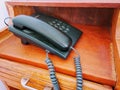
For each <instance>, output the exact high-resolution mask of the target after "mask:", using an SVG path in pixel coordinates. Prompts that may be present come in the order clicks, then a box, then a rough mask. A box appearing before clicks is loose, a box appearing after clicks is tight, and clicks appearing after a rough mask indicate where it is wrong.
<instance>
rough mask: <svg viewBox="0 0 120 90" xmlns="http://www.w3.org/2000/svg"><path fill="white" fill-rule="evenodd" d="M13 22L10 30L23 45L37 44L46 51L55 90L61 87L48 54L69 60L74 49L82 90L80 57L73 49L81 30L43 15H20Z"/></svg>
mask: <svg viewBox="0 0 120 90" xmlns="http://www.w3.org/2000/svg"><path fill="white" fill-rule="evenodd" d="M12 21H13V25H11V26H8V27H9V30H10V31H11V32H13V33H14V34H15V35H16V36H18V37H20V38H21V42H22V43H23V44H29V43H30V44H35V45H37V46H40V47H43V48H44V49H46V51H47V54H46V60H45V62H46V64H47V65H48V68H49V71H50V78H51V81H52V83H53V86H54V90H60V86H59V83H58V80H57V78H56V75H55V70H54V65H53V64H52V61H51V60H50V58H49V57H48V53H49V51H50V52H51V53H54V54H56V55H58V56H60V57H62V58H67V56H68V54H69V52H70V50H71V49H73V50H74V51H75V52H76V53H77V54H78V57H75V58H74V62H75V66H76V77H77V87H76V89H77V90H82V70H81V65H80V55H79V53H78V52H77V50H76V49H74V48H73V46H74V44H75V43H76V42H77V40H78V39H79V37H80V36H81V34H82V32H81V31H80V30H78V29H77V28H75V27H73V26H71V25H69V24H67V23H66V22H64V21H61V20H59V19H57V18H54V17H52V16H48V15H45V14H41V13H40V14H34V15H32V16H26V15H19V16H16V17H15V18H13V19H12ZM6 25H7V24H6Z"/></svg>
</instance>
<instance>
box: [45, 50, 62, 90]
mask: <svg viewBox="0 0 120 90" xmlns="http://www.w3.org/2000/svg"><path fill="white" fill-rule="evenodd" d="M46 52H47V55H46V56H47V57H46V60H45V62H46V64H47V66H48V69H49V72H50V79H51V81H52V84H53V88H54V90H60V87H59V84H58V80H57V78H56V74H55V69H54V66H53V63H52V61H51V60H50V58H49V57H48V53H49V51H47V50H46Z"/></svg>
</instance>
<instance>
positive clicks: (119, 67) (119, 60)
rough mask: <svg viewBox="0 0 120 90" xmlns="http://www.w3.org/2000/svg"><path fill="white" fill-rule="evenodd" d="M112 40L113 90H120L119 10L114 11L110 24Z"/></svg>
mask: <svg viewBox="0 0 120 90" xmlns="http://www.w3.org/2000/svg"><path fill="white" fill-rule="evenodd" d="M112 39H113V46H114V58H115V68H116V75H117V83H116V87H115V90H120V9H117V10H115V13H114V18H113V24H112Z"/></svg>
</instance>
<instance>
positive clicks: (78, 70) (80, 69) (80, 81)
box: [71, 47, 83, 90]
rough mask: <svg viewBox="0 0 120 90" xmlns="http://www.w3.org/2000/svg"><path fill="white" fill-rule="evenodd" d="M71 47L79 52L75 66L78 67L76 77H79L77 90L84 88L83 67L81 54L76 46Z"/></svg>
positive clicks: (75, 59)
mask: <svg viewBox="0 0 120 90" xmlns="http://www.w3.org/2000/svg"><path fill="white" fill-rule="evenodd" d="M71 49H72V50H73V51H74V52H75V53H76V54H77V57H75V58H74V62H75V68H76V77H77V87H76V90H82V85H83V78H82V68H81V65H80V55H79V52H78V51H77V50H76V49H75V48H73V47H71Z"/></svg>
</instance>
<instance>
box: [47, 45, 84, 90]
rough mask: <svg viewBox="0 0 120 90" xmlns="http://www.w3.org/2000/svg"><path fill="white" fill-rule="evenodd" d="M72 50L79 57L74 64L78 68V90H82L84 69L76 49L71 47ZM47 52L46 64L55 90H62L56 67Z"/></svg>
mask: <svg viewBox="0 0 120 90" xmlns="http://www.w3.org/2000/svg"><path fill="white" fill-rule="evenodd" d="M71 49H72V50H73V51H74V52H75V53H76V54H77V57H75V58H74V63H75V68H76V78H77V86H76V90H82V85H83V78H82V68H81V65H80V55H79V53H78V51H77V50H76V49H74V48H73V47H71ZM46 52H47V55H46V57H47V58H46V60H45V62H46V63H47V65H48V69H49V71H50V78H51V81H52V84H53V86H54V90H60V87H59V83H58V80H57V78H56V75H55V69H54V66H53V64H52V61H51V60H50V59H49V57H48V53H49V51H47V50H46Z"/></svg>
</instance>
